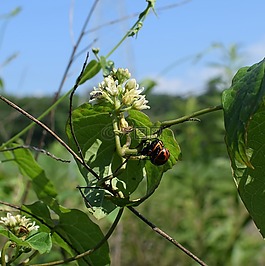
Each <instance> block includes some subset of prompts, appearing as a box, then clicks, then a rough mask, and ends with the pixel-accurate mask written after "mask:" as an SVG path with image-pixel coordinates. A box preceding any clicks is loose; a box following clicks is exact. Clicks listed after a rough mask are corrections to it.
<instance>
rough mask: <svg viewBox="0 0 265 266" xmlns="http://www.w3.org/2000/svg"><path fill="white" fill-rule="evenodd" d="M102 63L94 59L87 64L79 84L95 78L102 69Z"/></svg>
mask: <svg viewBox="0 0 265 266" xmlns="http://www.w3.org/2000/svg"><path fill="white" fill-rule="evenodd" d="M100 69H101V65H100V63H99V62H98V61H96V60H92V61H90V62H89V63H88V65H87V66H86V68H85V70H84V73H83V75H82V77H81V80H80V81H79V85H81V84H83V83H85V82H86V81H87V80H88V79H91V78H93V77H94V76H96V74H97V73H98V72H99V71H100Z"/></svg>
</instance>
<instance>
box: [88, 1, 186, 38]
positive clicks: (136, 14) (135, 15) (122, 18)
mask: <svg viewBox="0 0 265 266" xmlns="http://www.w3.org/2000/svg"><path fill="white" fill-rule="evenodd" d="M188 2H191V0H184V1H182V2H179V3H174V4H171V5H167V6H162V7H158V8H156V12H159V11H164V10H167V9H172V8H176V7H179V6H181V5H184V4H187V3H188ZM140 13H141V12H137V13H133V14H131V15H128V16H124V17H121V18H119V19H114V20H111V21H108V22H106V23H103V24H101V25H98V26H96V27H94V28H91V29H89V30H88V31H86V33H85V34H88V33H91V32H95V31H97V30H100V29H102V28H104V27H106V26H111V25H114V24H117V23H120V22H122V21H125V20H128V19H130V18H135V17H138V16H139V15H140Z"/></svg>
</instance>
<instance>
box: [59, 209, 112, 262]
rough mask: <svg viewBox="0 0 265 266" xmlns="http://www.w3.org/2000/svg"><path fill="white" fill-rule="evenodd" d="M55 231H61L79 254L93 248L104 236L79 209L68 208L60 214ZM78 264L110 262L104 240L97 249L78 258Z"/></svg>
mask: <svg viewBox="0 0 265 266" xmlns="http://www.w3.org/2000/svg"><path fill="white" fill-rule="evenodd" d="M55 230H56V232H59V233H60V232H62V234H64V235H65V236H66V238H67V241H68V242H69V243H70V244H71V245H72V246H73V247H75V252H78V253H79V254H81V253H83V252H85V251H87V250H90V249H93V248H94V247H95V246H96V245H97V244H98V243H99V242H100V241H101V240H102V239H103V237H104V235H103V233H102V232H101V230H100V228H99V227H98V225H96V224H95V223H93V222H92V221H91V220H90V219H89V217H88V216H87V215H86V214H85V213H83V212H81V211H79V210H70V211H69V212H66V213H61V214H60V219H59V223H58V225H57V226H56V228H55ZM78 264H79V265H94V266H97V265H98V266H103V265H109V264H110V257H109V247H108V244H107V242H105V243H104V244H103V245H102V246H101V247H100V248H99V249H98V250H96V251H95V252H93V253H91V254H90V255H87V256H85V257H83V258H81V259H79V260H78Z"/></svg>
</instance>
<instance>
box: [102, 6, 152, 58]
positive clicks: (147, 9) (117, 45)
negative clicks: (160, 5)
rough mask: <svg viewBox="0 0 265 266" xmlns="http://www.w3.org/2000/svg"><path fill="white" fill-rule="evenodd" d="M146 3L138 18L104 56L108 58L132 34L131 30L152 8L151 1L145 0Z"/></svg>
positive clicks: (133, 29)
mask: <svg viewBox="0 0 265 266" xmlns="http://www.w3.org/2000/svg"><path fill="white" fill-rule="evenodd" d="M147 2H148V5H147V7H146V9H145V10H144V11H143V12H142V13H141V14H140V15H139V17H138V20H137V21H136V22H135V24H134V25H133V26H132V27H131V28H130V30H129V31H128V32H127V33H126V34H125V35H124V36H123V37H122V39H121V40H120V41H119V42H118V43H117V44H116V45H115V46H114V47H113V49H112V50H111V51H110V52H109V53H108V54H107V55H106V58H109V57H110V56H111V55H112V54H113V53H114V51H115V50H117V48H118V47H119V46H120V45H121V44H122V43H123V41H124V40H125V39H126V38H127V37H128V36H130V34H132V32H133V31H137V27H138V25H139V23H141V22H143V21H144V20H145V18H146V16H147V15H148V13H149V11H150V9H153V8H154V6H153V5H154V4H153V3H152V1H147Z"/></svg>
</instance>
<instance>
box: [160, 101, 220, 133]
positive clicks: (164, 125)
mask: <svg viewBox="0 0 265 266" xmlns="http://www.w3.org/2000/svg"><path fill="white" fill-rule="evenodd" d="M222 109H223V106H222V105H217V106H213V107H208V108H205V109H202V110H199V111H197V112H194V113H192V114H190V115H185V116H182V117H180V118H177V119H173V120H168V121H163V122H161V124H160V129H161V130H163V129H165V128H168V127H171V126H173V125H177V124H180V123H183V122H186V121H192V120H193V119H196V117H197V116H200V115H204V114H207V113H212V112H215V111H219V110H222Z"/></svg>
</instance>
